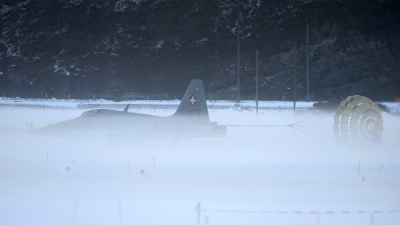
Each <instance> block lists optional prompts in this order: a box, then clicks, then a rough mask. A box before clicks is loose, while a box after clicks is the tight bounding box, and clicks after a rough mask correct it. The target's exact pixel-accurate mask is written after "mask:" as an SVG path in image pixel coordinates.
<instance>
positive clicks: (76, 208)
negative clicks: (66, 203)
mask: <svg viewBox="0 0 400 225" xmlns="http://www.w3.org/2000/svg"><path fill="white" fill-rule="evenodd" d="M77 211H78V199H76V200H75V209H74V217H73V220H72V224H75V219H76V212H77Z"/></svg>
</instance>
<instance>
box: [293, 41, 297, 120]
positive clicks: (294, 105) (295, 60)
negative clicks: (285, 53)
mask: <svg viewBox="0 0 400 225" xmlns="http://www.w3.org/2000/svg"><path fill="white" fill-rule="evenodd" d="M296 70H297V45H295V47H294V81H293V115H295V114H296V79H297V77H296V75H297V74H296Z"/></svg>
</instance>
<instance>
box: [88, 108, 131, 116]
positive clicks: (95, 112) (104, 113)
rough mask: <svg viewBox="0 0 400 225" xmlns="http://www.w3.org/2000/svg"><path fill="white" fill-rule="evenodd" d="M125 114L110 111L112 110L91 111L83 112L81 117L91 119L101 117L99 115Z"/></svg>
mask: <svg viewBox="0 0 400 225" xmlns="http://www.w3.org/2000/svg"><path fill="white" fill-rule="evenodd" d="M122 113H124V112H120V111H115V110H110V109H90V110H87V111H85V112H83V113H82V114H81V115H80V117H89V116H99V115H111V114H113V115H115V114H122Z"/></svg>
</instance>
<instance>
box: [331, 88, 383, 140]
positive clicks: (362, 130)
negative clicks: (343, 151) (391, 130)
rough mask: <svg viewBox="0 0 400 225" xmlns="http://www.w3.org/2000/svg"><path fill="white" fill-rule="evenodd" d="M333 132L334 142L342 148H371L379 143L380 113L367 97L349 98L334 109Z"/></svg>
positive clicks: (381, 126) (381, 125)
mask: <svg viewBox="0 0 400 225" xmlns="http://www.w3.org/2000/svg"><path fill="white" fill-rule="evenodd" d="M333 130H334V132H335V138H336V140H337V141H338V142H339V143H340V144H342V145H344V146H347V147H362V148H373V147H375V146H376V145H378V144H379V143H381V138H382V132H383V118H382V114H381V111H380V110H379V108H378V106H377V105H376V104H375V103H374V102H373V101H371V99H369V98H367V97H364V96H359V95H354V96H349V97H347V98H346V100H343V101H342V102H341V103H340V105H339V106H338V107H337V108H336V114H335V117H334V125H333Z"/></svg>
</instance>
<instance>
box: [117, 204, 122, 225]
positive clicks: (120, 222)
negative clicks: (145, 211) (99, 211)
mask: <svg viewBox="0 0 400 225" xmlns="http://www.w3.org/2000/svg"><path fill="white" fill-rule="evenodd" d="M118 213H119V225H121V224H122V216H121V199H120V198H118Z"/></svg>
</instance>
